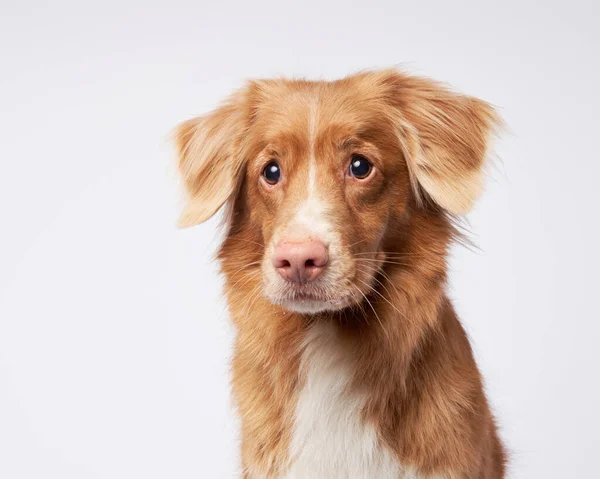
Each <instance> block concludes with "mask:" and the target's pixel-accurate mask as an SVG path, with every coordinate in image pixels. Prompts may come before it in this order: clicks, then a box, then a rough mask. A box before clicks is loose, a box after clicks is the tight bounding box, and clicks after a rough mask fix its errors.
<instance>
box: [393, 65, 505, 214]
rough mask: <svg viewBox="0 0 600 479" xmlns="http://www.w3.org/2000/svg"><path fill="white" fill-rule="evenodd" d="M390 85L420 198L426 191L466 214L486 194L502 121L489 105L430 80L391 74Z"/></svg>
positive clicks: (397, 120)
mask: <svg viewBox="0 0 600 479" xmlns="http://www.w3.org/2000/svg"><path fill="white" fill-rule="evenodd" d="M385 81H386V83H388V85H389V84H390V83H391V84H392V85H393V89H394V92H393V94H392V99H391V101H392V102H393V103H394V107H395V108H394V111H395V114H396V119H395V123H396V124H397V125H398V127H399V128H400V138H401V143H402V146H403V148H404V153H405V156H406V161H407V162H408V167H409V171H410V175H411V182H412V184H413V187H414V189H415V191H416V193H417V195H418V194H419V192H420V191H421V190H424V191H425V192H426V193H427V194H428V195H429V196H430V197H431V198H432V199H433V200H434V201H435V202H436V203H437V204H438V205H440V206H442V207H443V208H445V209H446V210H448V211H449V212H450V213H453V214H465V213H467V212H468V211H470V210H471V208H472V207H473V204H474V202H475V200H476V199H477V198H478V196H479V195H480V193H481V191H482V189H483V180H484V166H485V160H486V153H487V150H488V143H489V141H490V139H491V136H492V133H493V130H494V128H495V127H496V126H497V125H498V124H499V117H498V116H497V115H496V113H495V111H494V109H493V108H492V107H491V106H490V105H489V104H487V103H485V102H483V101H481V100H478V99H477V98H473V97H469V96H464V95H460V94H457V93H454V92H452V91H450V90H449V89H447V88H446V87H444V86H443V85H440V84H438V83H436V82H434V81H431V80H428V79H424V78H418V77H413V76H409V75H403V74H401V73H398V72H388V77H387V78H386V80H385ZM417 198H420V197H419V196H417Z"/></svg>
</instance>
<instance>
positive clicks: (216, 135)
mask: <svg viewBox="0 0 600 479" xmlns="http://www.w3.org/2000/svg"><path fill="white" fill-rule="evenodd" d="M245 98H246V95H245V91H239V92H237V93H235V94H234V95H233V96H231V97H230V98H229V100H228V101H227V102H225V103H224V104H223V105H222V106H221V107H219V108H218V109H216V110H215V111H213V112H211V113H209V114H207V115H205V116H201V117H199V118H193V119H191V120H188V121H185V122H183V123H182V124H180V125H179V126H178V127H177V129H176V130H175V139H176V143H177V151H178V154H179V159H178V169H179V173H180V174H181V177H182V179H183V183H184V186H185V189H186V192H187V195H188V198H187V203H186V205H185V207H184V210H183V212H182V213H181V216H180V218H179V227H181V228H187V227H188V226H194V225H197V224H200V223H202V222H204V221H206V220H207V219H209V218H210V217H211V216H213V215H214V214H215V213H216V212H217V211H218V210H219V208H221V206H223V204H224V203H225V202H226V201H227V200H228V199H229V198H231V196H232V195H233V194H234V193H235V189H236V186H237V181H238V175H239V174H240V172H241V158H240V157H239V156H240V155H238V154H237V152H236V148H237V144H238V141H239V138H240V136H241V135H242V134H243V132H244V130H245V128H246V108H245Z"/></svg>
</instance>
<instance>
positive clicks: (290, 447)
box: [176, 70, 505, 479]
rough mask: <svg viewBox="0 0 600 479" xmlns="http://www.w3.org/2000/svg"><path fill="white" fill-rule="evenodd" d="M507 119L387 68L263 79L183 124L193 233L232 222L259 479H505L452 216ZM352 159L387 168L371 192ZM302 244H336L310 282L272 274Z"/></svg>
mask: <svg viewBox="0 0 600 479" xmlns="http://www.w3.org/2000/svg"><path fill="white" fill-rule="evenodd" d="M496 123H497V117H496V115H495V113H494V111H493V109H492V108H491V107H490V106H489V105H488V104H487V103H485V102H482V101H480V100H477V99H474V98H471V97H468V96H463V95H459V94H456V93H453V92H451V91H450V90H448V89H447V88H445V87H444V86H442V85H440V84H437V83H435V82H432V81H430V80H428V79H424V78H417V77H413V76H410V75H406V74H403V73H399V72H397V71H391V70H390V71H381V72H367V73H361V74H358V75H353V76H350V77H347V78H345V79H342V80H339V81H335V82H310V81H303V80H260V81H254V82H250V83H249V84H248V85H246V86H245V87H244V88H242V89H241V90H239V91H238V92H236V93H235V94H234V95H233V96H232V97H231V98H230V99H229V100H228V101H227V102H226V103H225V104H224V105H223V106H222V107H221V108H219V109H217V110H216V111H214V112H212V113H210V114H208V115H206V116H204V117H201V118H196V119H192V120H189V121H187V122H185V123H183V124H182V125H181V126H180V127H179V128H178V130H177V135H176V136H177V143H178V148H179V158H180V160H179V169H180V172H181V175H182V177H183V180H184V184H185V187H186V190H187V192H188V198H189V199H188V203H187V205H186V208H185V210H184V213H183V214H182V217H181V220H180V224H181V225H182V226H191V225H194V224H198V223H200V222H202V221H204V220H206V219H207V218H209V217H210V216H212V215H213V214H214V213H215V212H216V211H217V210H218V209H219V208H220V207H221V206H223V204H225V203H227V205H228V209H229V214H228V216H227V220H228V227H227V233H226V238H225V240H224V243H223V245H222V246H221V249H220V252H219V259H220V261H221V264H222V271H223V273H224V275H225V278H226V295H227V299H228V305H229V311H230V314H231V317H232V320H233V323H234V324H235V326H236V329H237V338H236V343H235V354H234V359H233V392H234V397H235V401H236V404H237V407H238V410H239V413H240V416H241V424H242V461H243V466H244V477H245V478H249V479H250V478H251V479H272V478H278V479H296V478H311V479H313V478H314V479H320V478H328V479H331V478H334V479H335V478H353V479H354V478H382V479H386V478H419V479H422V478H448V479H467V478H468V479H475V478H477V479H499V478H503V477H504V469H505V465H504V464H505V453H504V450H503V447H502V444H501V442H500V440H499V438H498V435H497V431H496V426H495V423H494V419H493V417H492V414H491V413H490V410H489V407H488V403H487V400H486V397H485V395H484V392H483V387H482V380H481V377H480V374H479V371H478V369H477V366H476V364H475V362H474V359H473V355H472V352H471V348H470V346H469V342H468V339H467V337H466V334H465V332H464V330H463V328H462V327H461V325H460V323H459V321H458V319H457V317H456V315H455V313H454V310H453V308H452V305H451V304H450V302H449V300H448V298H447V296H446V294H445V285H446V275H447V274H446V270H447V263H446V256H447V252H448V249H449V247H450V245H451V242H452V241H453V240H454V239H455V237H456V234H455V229H454V228H453V221H452V218H453V216H454V215H458V214H463V213H466V212H467V211H469V209H470V208H471V207H472V205H473V202H474V201H475V200H476V198H477V196H478V194H479V193H480V191H481V187H482V184H481V181H482V177H483V171H484V163H485V155H486V149H487V146H488V138H489V136H490V132H491V131H492V129H493V127H494V125H495V124H496ZM353 154H360V155H363V156H364V157H366V158H368V159H369V160H370V161H371V162H372V163H373V173H372V174H371V175H370V176H369V177H368V178H367V179H365V180H357V179H356V178H354V177H351V176H349V175H348V174H347V172H348V165H349V162H350V158H351V157H352V155H353ZM273 159H276V160H277V161H278V162H279V164H280V166H281V171H282V178H281V181H280V183H279V184H277V185H275V186H270V185H267V184H266V183H265V182H264V181H263V178H262V176H261V173H262V170H263V168H264V166H265V164H266V163H267V162H268V161H271V160H273ZM298 235H299V236H302V237H305V238H311V239H314V238H317V239H318V240H319V241H323V242H324V243H325V244H326V245H327V247H328V249H329V257H330V263H329V264H328V266H327V270H326V272H325V273H324V274H323V276H322V277H320V278H319V280H318V281H315V282H313V283H310V284H300V285H296V284H290V283H287V282H285V281H284V280H282V278H280V277H279V276H278V275H277V274H276V272H275V271H274V269H273V266H272V265H271V262H270V257H271V255H272V254H273V249H274V248H275V246H276V245H277V244H278V242H279V241H281V240H282V238H290V237H291V236H294V237H295V236H298Z"/></svg>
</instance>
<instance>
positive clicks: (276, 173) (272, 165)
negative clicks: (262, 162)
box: [262, 161, 281, 185]
mask: <svg viewBox="0 0 600 479" xmlns="http://www.w3.org/2000/svg"><path fill="white" fill-rule="evenodd" d="M262 174H263V177H264V179H265V181H266V182H267V183H268V184H270V185H275V184H277V183H279V179H280V178H281V169H280V168H279V164H278V163H277V162H276V161H270V162H269V163H267V166H265V168H264V170H263V173H262Z"/></svg>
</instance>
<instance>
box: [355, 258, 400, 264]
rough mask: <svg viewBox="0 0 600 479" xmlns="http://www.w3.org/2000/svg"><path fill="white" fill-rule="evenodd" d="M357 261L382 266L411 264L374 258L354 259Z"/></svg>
mask: <svg viewBox="0 0 600 479" xmlns="http://www.w3.org/2000/svg"><path fill="white" fill-rule="evenodd" d="M354 259H355V261H371V262H372V263H381V264H385V263H388V264H399V265H402V266H410V263H400V262H399V261H388V260H385V259H372V258H354Z"/></svg>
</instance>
